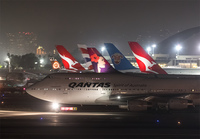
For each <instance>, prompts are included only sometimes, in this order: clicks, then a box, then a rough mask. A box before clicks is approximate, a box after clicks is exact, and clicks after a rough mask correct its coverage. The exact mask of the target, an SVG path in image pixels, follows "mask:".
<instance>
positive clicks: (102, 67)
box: [87, 48, 118, 73]
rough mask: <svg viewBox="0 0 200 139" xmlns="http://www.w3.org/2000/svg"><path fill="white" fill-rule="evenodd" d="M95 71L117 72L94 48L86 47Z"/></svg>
mask: <svg viewBox="0 0 200 139" xmlns="http://www.w3.org/2000/svg"><path fill="white" fill-rule="evenodd" d="M87 50H88V53H89V55H90V59H91V62H92V66H93V68H94V72H96V73H115V72H118V71H117V70H116V69H114V68H113V67H112V66H111V65H110V63H109V62H108V61H107V60H106V59H105V58H104V57H103V56H102V55H101V54H100V53H99V51H98V50H97V49H96V48H87Z"/></svg>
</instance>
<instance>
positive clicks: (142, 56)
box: [128, 42, 200, 75]
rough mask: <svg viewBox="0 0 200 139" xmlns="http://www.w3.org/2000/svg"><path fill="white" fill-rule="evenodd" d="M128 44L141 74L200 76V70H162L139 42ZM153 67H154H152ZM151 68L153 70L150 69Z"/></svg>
mask: <svg viewBox="0 0 200 139" xmlns="http://www.w3.org/2000/svg"><path fill="white" fill-rule="evenodd" d="M128 43H129V46H130V48H131V50H132V52H133V55H134V56H135V58H136V61H137V63H138V65H139V68H140V70H141V72H149V71H151V72H154V73H159V74H166V73H167V74H183V75H200V70H199V69H184V68H161V67H160V66H159V65H158V64H157V63H156V62H155V61H154V60H153V59H152V58H151V56H149V54H148V53H147V52H146V51H145V50H144V49H143V48H142V47H141V46H140V45H139V44H138V43H137V42H128ZM151 65H154V66H153V67H152V66H151ZM155 65H158V66H159V68H155ZM147 67H148V68H147ZM150 67H152V68H151V69H149V68H150ZM161 69H163V70H164V71H162V72H161V73H160V71H161Z"/></svg>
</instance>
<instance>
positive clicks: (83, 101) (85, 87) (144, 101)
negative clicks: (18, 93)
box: [27, 48, 200, 111]
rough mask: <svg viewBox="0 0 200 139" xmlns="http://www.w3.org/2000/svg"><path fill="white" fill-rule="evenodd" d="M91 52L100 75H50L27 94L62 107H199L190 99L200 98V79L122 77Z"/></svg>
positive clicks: (98, 55) (183, 77)
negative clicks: (196, 96)
mask: <svg viewBox="0 0 200 139" xmlns="http://www.w3.org/2000/svg"><path fill="white" fill-rule="evenodd" d="M88 52H89V54H90V55H91V61H92V63H93V64H94V65H93V67H94V70H95V71H98V72H100V73H82V74H80V73H60V74H59V73H54V74H50V75H48V76H47V77H46V78H44V79H43V80H42V81H40V82H38V83H36V84H35V85H32V86H31V87H29V88H28V89H27V92H28V93H29V94H30V95H32V96H34V97H37V98H39V99H42V100H46V101H50V102H53V103H59V104H61V105H62V104H79V105H118V106H119V107H120V108H127V109H128V110H130V111H142V110H147V109H159V108H162V109H163V108H165V109H186V108H188V107H190V106H191V107H193V106H194V103H193V102H195V104H197V103H196V102H198V103H199V100H198V99H196V98H193V97H190V96H191V95H200V87H199V83H200V76H188V75H177V76H176V75H168V74H161V75H159V74H158V75H155V74H138V73H135V74H134V73H131V74H128V73H126V74H125V73H120V72H116V70H115V69H113V68H112V67H110V65H109V63H108V62H107V61H105V59H104V58H102V56H101V55H100V54H99V52H97V50H96V49H95V48H88ZM102 72H104V73H102ZM106 72H107V73H106Z"/></svg>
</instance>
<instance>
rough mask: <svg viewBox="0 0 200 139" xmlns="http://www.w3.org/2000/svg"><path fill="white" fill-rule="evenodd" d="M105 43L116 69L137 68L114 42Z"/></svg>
mask: <svg viewBox="0 0 200 139" xmlns="http://www.w3.org/2000/svg"><path fill="white" fill-rule="evenodd" d="M104 44H105V46H106V49H107V51H108V53H109V55H110V59H111V60H112V63H113V65H114V67H115V69H116V70H129V69H136V67H134V66H133V65H132V64H131V63H130V61H128V60H127V59H126V57H125V56H124V55H123V54H122V53H121V52H120V51H119V50H118V49H117V48H116V47H115V46H114V45H113V44H112V43H104Z"/></svg>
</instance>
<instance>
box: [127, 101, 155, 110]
mask: <svg viewBox="0 0 200 139" xmlns="http://www.w3.org/2000/svg"><path fill="white" fill-rule="evenodd" d="M151 107H152V104H151V102H147V101H142V100H130V101H128V110H129V111H146V110H147V109H149V108H151Z"/></svg>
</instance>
